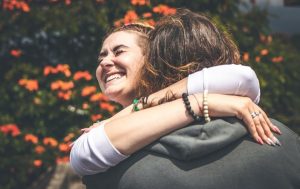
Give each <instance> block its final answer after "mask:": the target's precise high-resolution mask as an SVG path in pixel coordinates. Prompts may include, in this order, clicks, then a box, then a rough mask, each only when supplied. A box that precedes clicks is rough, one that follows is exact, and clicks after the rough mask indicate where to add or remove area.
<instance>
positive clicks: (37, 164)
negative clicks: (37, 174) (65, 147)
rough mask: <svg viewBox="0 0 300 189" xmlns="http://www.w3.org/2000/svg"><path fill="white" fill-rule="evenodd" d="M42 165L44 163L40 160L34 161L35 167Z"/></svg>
mask: <svg viewBox="0 0 300 189" xmlns="http://www.w3.org/2000/svg"><path fill="white" fill-rule="evenodd" d="M42 164H43V162H42V160H40V159H36V160H34V161H33V165H34V166H35V167H40V166H42Z"/></svg>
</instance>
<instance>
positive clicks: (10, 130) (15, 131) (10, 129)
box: [0, 124, 21, 137]
mask: <svg viewBox="0 0 300 189" xmlns="http://www.w3.org/2000/svg"><path fill="white" fill-rule="evenodd" d="M0 131H1V132H2V133H4V134H11V135H12V136H13V137H15V136H18V135H20V134H21V131H20V129H19V128H18V126H17V125H15V124H6V125H2V126H0Z"/></svg>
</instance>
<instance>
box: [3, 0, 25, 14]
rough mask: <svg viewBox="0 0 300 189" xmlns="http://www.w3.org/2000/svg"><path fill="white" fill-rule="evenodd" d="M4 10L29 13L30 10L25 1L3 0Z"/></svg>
mask: <svg viewBox="0 0 300 189" xmlns="http://www.w3.org/2000/svg"><path fill="white" fill-rule="evenodd" d="M3 9H8V10H14V9H21V10H22V11H23V12H29V11H30V8H29V6H28V4H27V3H25V2H24V1H21V0H19V1H17V0H3Z"/></svg>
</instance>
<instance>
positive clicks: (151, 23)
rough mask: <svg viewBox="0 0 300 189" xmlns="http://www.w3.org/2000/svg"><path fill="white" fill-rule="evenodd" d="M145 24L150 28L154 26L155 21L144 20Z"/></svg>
mask: <svg viewBox="0 0 300 189" xmlns="http://www.w3.org/2000/svg"><path fill="white" fill-rule="evenodd" d="M145 22H146V23H147V24H149V25H150V26H155V21H154V20H153V19H149V20H146V21H145Z"/></svg>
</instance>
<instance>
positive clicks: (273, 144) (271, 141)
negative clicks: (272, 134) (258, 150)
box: [267, 138, 276, 146]
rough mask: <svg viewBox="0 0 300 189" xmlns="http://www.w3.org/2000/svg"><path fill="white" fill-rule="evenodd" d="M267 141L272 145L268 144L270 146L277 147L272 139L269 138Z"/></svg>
mask: <svg viewBox="0 0 300 189" xmlns="http://www.w3.org/2000/svg"><path fill="white" fill-rule="evenodd" d="M267 141H268V142H269V143H271V144H269V143H268V144H269V145H270V146H275V145H276V144H275V142H273V140H271V139H270V138H267Z"/></svg>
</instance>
